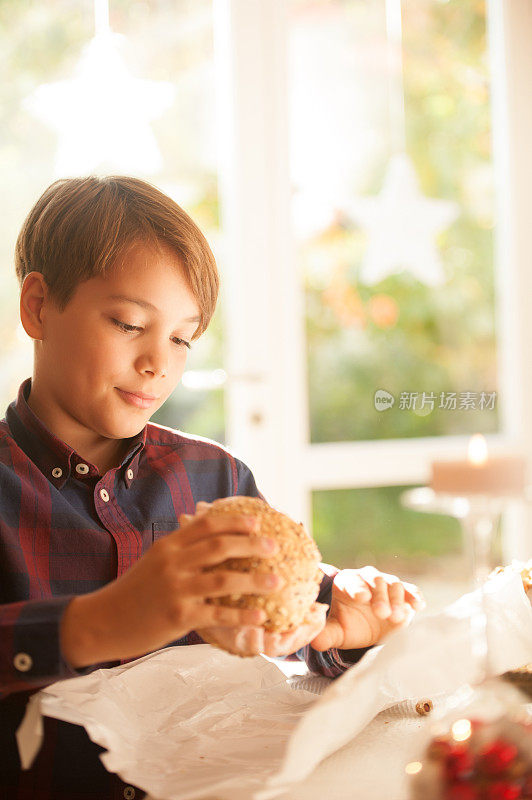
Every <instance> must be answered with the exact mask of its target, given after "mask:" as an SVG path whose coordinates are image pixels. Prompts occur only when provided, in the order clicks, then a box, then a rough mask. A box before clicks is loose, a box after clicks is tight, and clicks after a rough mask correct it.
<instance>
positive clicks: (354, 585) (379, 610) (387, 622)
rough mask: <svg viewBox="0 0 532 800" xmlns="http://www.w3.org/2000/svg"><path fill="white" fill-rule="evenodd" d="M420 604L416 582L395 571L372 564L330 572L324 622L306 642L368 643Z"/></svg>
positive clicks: (324, 645) (319, 645)
mask: <svg viewBox="0 0 532 800" xmlns="http://www.w3.org/2000/svg"><path fill="white" fill-rule="evenodd" d="M424 607H425V601H424V600H423V596H422V594H421V592H420V591H419V589H418V588H417V586H414V584H412V583H407V582H406V581H401V580H400V579H399V578H397V577H396V576H395V575H389V574H388V573H386V572H379V570H377V569H375V567H362V569H343V570H340V571H339V572H338V573H336V575H335V576H334V581H333V585H332V595H331V610H330V613H329V616H328V619H327V623H326V625H325V627H324V628H323V630H322V631H320V633H319V634H318V635H317V636H316V637H315V638H314V639H312V641H311V642H310V644H311V646H312V647H313V648H314V649H315V650H328V649H329V648H330V647H336V648H337V649H340V650H349V649H353V648H361V647H370V646H371V645H374V644H378V642H380V640H381V639H382V638H383V637H384V636H386V634H388V633H390V632H391V631H393V630H395V629H396V628H401V627H403V626H404V625H407V624H408V623H409V622H410V620H411V619H412V617H413V616H414V612H415V611H420V610H421V609H422V608H424Z"/></svg>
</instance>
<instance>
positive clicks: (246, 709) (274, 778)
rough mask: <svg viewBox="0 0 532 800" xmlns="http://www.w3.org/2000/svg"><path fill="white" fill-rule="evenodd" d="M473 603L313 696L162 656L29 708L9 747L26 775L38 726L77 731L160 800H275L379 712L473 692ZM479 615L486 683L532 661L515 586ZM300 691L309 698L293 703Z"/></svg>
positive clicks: (244, 662)
mask: <svg viewBox="0 0 532 800" xmlns="http://www.w3.org/2000/svg"><path fill="white" fill-rule="evenodd" d="M479 602H480V601H479V594H478V593H473V594H470V595H465V596H464V597H462V598H461V599H460V600H459V601H457V602H456V603H454V604H453V605H452V606H449V607H448V608H447V609H445V611H443V612H442V613H440V614H436V615H433V616H426V617H421V618H419V619H417V620H414V622H413V623H412V624H411V625H410V627H408V628H405V629H403V630H400V631H397V632H396V633H394V634H393V635H392V636H390V637H389V639H388V640H387V642H386V643H385V644H384V645H383V646H382V647H378V648H375V649H374V650H372V651H370V652H369V653H368V654H367V655H366V656H365V657H364V659H363V660H362V661H361V662H360V664H358V665H357V666H355V667H353V668H351V669H350V670H349V671H348V672H346V673H345V674H344V675H342V676H341V677H340V678H339V679H337V680H336V681H334V682H332V683H331V685H330V686H329V687H328V688H327V689H326V690H325V691H324V692H323V694H322V695H321V697H317V696H316V694H315V693H314V692H315V691H316V690H317V691H320V690H321V689H322V688H323V684H324V681H323V680H320V681H319V683H318V684H317V686H313V685H312V683H309V682H308V679H305V678H303V679H300V681H299V682H298V680H293V679H292V680H290V681H287V680H286V678H285V676H284V674H283V673H282V672H281V671H280V670H279V669H278V668H277V667H276V666H275V665H274V664H272V663H270V662H269V661H267V660H266V659H264V658H260V657H258V658H254V659H239V658H237V657H235V656H231V655H229V654H228V653H224V652H221V651H219V650H217V649H215V648H212V647H210V646H209V645H194V646H191V647H177V648H169V649H166V650H162V651H159V652H158V653H154V654H151V655H149V656H145V657H144V658H141V659H138V660H137V661H135V662H133V663H131V664H127V665H125V666H123V667H115V668H114V669H110V670H99V671H97V672H94V673H92V674H91V675H88V676H84V677H81V678H75V679H71V680H68V681H61V682H59V683H56V684H53V685H51V686H49V687H47V688H46V689H44V690H42V691H41V692H39V693H38V694H37V695H34V696H33V697H32V699H31V701H30V703H29V706H28V711H27V714H26V717H25V719H24V721H23V723H22V725H21V727H20V728H19V732H18V734H17V735H18V741H19V749H20V752H21V758H22V762H23V764H25V765H27V764H29V763H30V762H31V759H32V758H33V756H34V754H35V752H36V751H37V750H38V747H39V722H40V717H41V714H45V715H49V716H53V717H57V718H59V719H63V720H66V721H69V722H74V723H77V724H80V725H84V726H85V728H86V729H87V732H88V734H89V736H90V737H91V739H93V740H94V741H95V742H97V743H98V744H100V745H102V746H103V747H105V748H106V749H107V750H108V752H107V753H105V754H103V755H102V760H103V762H104V764H105V766H106V767H107V769H109V770H111V771H114V772H117V773H118V774H119V775H120V776H121V777H122V778H123V780H125V781H127V782H130V783H133V784H135V785H136V786H139V787H140V788H142V789H144V790H146V791H148V792H149V793H150V794H151V795H152V796H153V797H156V798H158V800H177V798H180V800H193V798H196V799H198V798H202V800H204V799H205V798H216V800H230V799H231V800H244V799H245V800H249V798H254V800H269V798H274V797H277V796H279V795H280V794H282V793H283V792H284V791H285V790H286V788H287V787H288V786H290V785H291V784H293V783H294V782H297V781H301V780H303V779H304V778H305V777H306V776H308V775H309V774H310V773H311V772H312V771H313V770H314V769H315V768H316V766H317V765H318V764H319V763H320V761H322V760H323V759H325V758H326V757H327V756H329V755H330V754H331V753H334V752H335V751H337V750H339V748H341V747H342V746H343V745H345V744H346V743H347V742H349V741H350V740H352V739H353V738H354V737H355V736H357V734H359V733H360V731H362V729H363V728H364V727H365V726H366V725H367V723H368V722H369V721H370V720H371V719H372V718H373V717H374V716H375V715H376V714H377V713H379V712H380V711H382V710H383V709H388V708H391V707H392V706H395V705H396V704H397V703H401V702H403V708H404V709H405V713H406V714H407V715H408V714H410V715H411V709H412V702H413V701H416V700H419V699H421V698H431V699H433V700H434V699H437V698H438V697H441V695H442V694H443V693H446V692H450V691H454V690H455V689H456V688H457V687H459V686H460V685H462V684H464V683H469V682H471V681H472V680H474V679H475V678H476V677H477V676H478V671H479V662H478V653H477V651H476V648H475V646H474V637H473V636H472V632H471V631H472V628H471V617H472V613H473V611H474V610H475V608H477V607H478V604H479ZM486 608H487V611H488V616H489V637H490V645H491V667H492V670H491V671H492V673H493V674H501V673H503V672H506V671H507V670H509V669H513V668H515V667H519V666H522V665H523V664H526V663H529V662H531V661H532V608H531V605H530V602H529V601H528V599H527V597H526V595H525V593H524V591H523V586H522V582H521V579H520V577H519V576H518V575H508V574H506V575H504V574H501V575H498V576H496V578H494V579H492V580H491V581H490V582H489V584H488V586H487V594H486ZM305 680H306V681H307V684H306V686H307V688H306V689H304V688H301V689H298V690H297V691H294V687H297V686H298V685H300V686H305ZM309 689H310V690H311V691H309ZM399 709H400V707H399ZM406 709H409V711H406ZM398 713H400V710H399V711H398ZM346 769H347V767H346ZM347 777H348V776H346V778H347ZM352 777H353V780H356V776H355V775H353V776H352ZM377 795H378V791H376V794H375V796H377Z"/></svg>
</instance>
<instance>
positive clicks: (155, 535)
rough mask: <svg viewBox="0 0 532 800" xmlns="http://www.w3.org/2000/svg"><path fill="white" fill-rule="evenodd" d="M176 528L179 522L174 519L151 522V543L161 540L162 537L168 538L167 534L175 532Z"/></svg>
mask: <svg viewBox="0 0 532 800" xmlns="http://www.w3.org/2000/svg"><path fill="white" fill-rule="evenodd" d="M178 528H179V522H178V521H177V520H176V519H170V520H162V521H159V522H152V524H151V530H152V543H154V542H156V541H157V540H158V539H162V538H163V536H168V534H169V533H172V531H175V530H177V529H178Z"/></svg>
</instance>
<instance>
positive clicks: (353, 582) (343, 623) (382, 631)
mask: <svg viewBox="0 0 532 800" xmlns="http://www.w3.org/2000/svg"><path fill="white" fill-rule="evenodd" d="M322 566H328V565H322ZM331 570H332V573H331V574H334V572H336V570H335V568H331ZM424 606H425V602H424V600H423V597H422V595H421V592H420V591H419V589H418V588H417V587H416V586H414V584H411V583H406V582H405V581H401V580H399V578H396V577H395V575H389V574H388V573H385V572H379V571H378V570H377V569H375V568H374V567H363V568H362V569H344V570H340V571H339V572H336V574H335V576H334V581H333V585H332V594H331V610H330V613H329V616H328V618H327V619H326V618H325V613H326V610H327V606H326V605H323V604H321V603H315V604H314V609H313V615H314V616H313V617H312V618H311V620H310V622H309V624H306V625H301V626H300V627H299V628H294V629H293V630H291V631H288V632H287V633H283V634H279V633H268V632H267V631H265V630H264V628H262V627H258V626H251V625H248V626H245V627H242V628H236V629H228V628H225V629H224V628H214V627H212V628H208V629H205V631H198V633H199V634H200V636H201V635H202V633H204V634H205V639H206V640H209V641H210V642H211V643H213V644H220V645H222V646H223V647H224V649H227V650H229V651H230V652H232V653H235V654H236V655H243V656H244V655H245V656H252V655H259V653H263V654H264V655H267V656H270V657H275V656H282V655H289V654H290V653H294V652H295V651H296V650H299V648H301V647H303V646H304V645H306V644H309V643H310V644H311V646H312V647H313V648H314V649H315V650H320V651H323V650H328V649H329V648H330V647H336V648H338V649H342V650H348V649H355V648H362V647H369V646H370V645H373V644H377V643H378V642H380V640H381V639H382V638H383V636H385V635H386V634H387V633H389V632H390V631H392V630H394V629H396V628H400V627H403V626H404V625H407V624H408V623H409V622H410V620H411V619H412V617H413V615H414V612H415V611H418V610H421V609H422V608H424Z"/></svg>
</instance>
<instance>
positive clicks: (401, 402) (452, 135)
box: [290, 0, 498, 442]
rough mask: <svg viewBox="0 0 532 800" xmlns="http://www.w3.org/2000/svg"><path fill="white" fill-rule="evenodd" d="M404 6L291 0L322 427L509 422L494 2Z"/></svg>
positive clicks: (391, 428) (303, 229)
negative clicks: (493, 99)
mask: <svg viewBox="0 0 532 800" xmlns="http://www.w3.org/2000/svg"><path fill="white" fill-rule="evenodd" d="M398 5H399V0H387V1H386V2H385V0H372V1H371V2H365V3H362V2H359V1H358V0H312V1H311V0H291V3H290V8H291V22H290V83H291V103H290V109H291V178H292V183H293V224H294V230H295V233H296V237H297V252H298V266H299V269H300V274H301V280H302V281H303V284H304V290H305V297H306V330H307V358H308V392H309V405H310V417H311V431H310V438H311V441H312V442H327V441H347V440H357V439H381V438H398V437H417V436H429V435H445V434H460V433H473V432H476V431H482V432H494V431H496V430H497V429H498V412H497V394H496V393H497V361H496V337H495V334H496V331H495V318H494V317H495V314H494V304H495V302H494V274H493V272H494V267H493V225H494V219H493V202H492V200H493V178H492V163H491V130H490V98H489V90H490V86H489V74H488V65H487V61H488V59H487V52H486V48H487V43H486V18H485V15H486V9H485V3H484V2H478V1H477V0H463V2H460V3H457V2H441V1H440V0H408V2H405V1H403V3H402V10H403V27H402V47H399V48H398V47H397V46H394V42H396V41H397V37H398V36H400V30H399V31H398V30H397V24H396V23H393V14H392V13H390V12H393V11H397V8H398ZM387 10H388V12H389V13H388V25H387V15H386V11H387ZM390 20H391V21H390ZM394 37H395V38H394ZM399 41H401V39H399ZM394 47H395V49H394ZM317 54H319V56H318V55H317ZM401 55H402V69H401ZM403 98H404V116H403V113H402V104H403ZM377 390H385V392H387V393H388V402H387V404H384V405H381V406H378V404H376V400H375V392H376V391H377ZM390 395H391V397H390ZM384 397H385V398H386V395H384ZM392 399H393V405H391V404H390V403H391V400H392Z"/></svg>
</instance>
